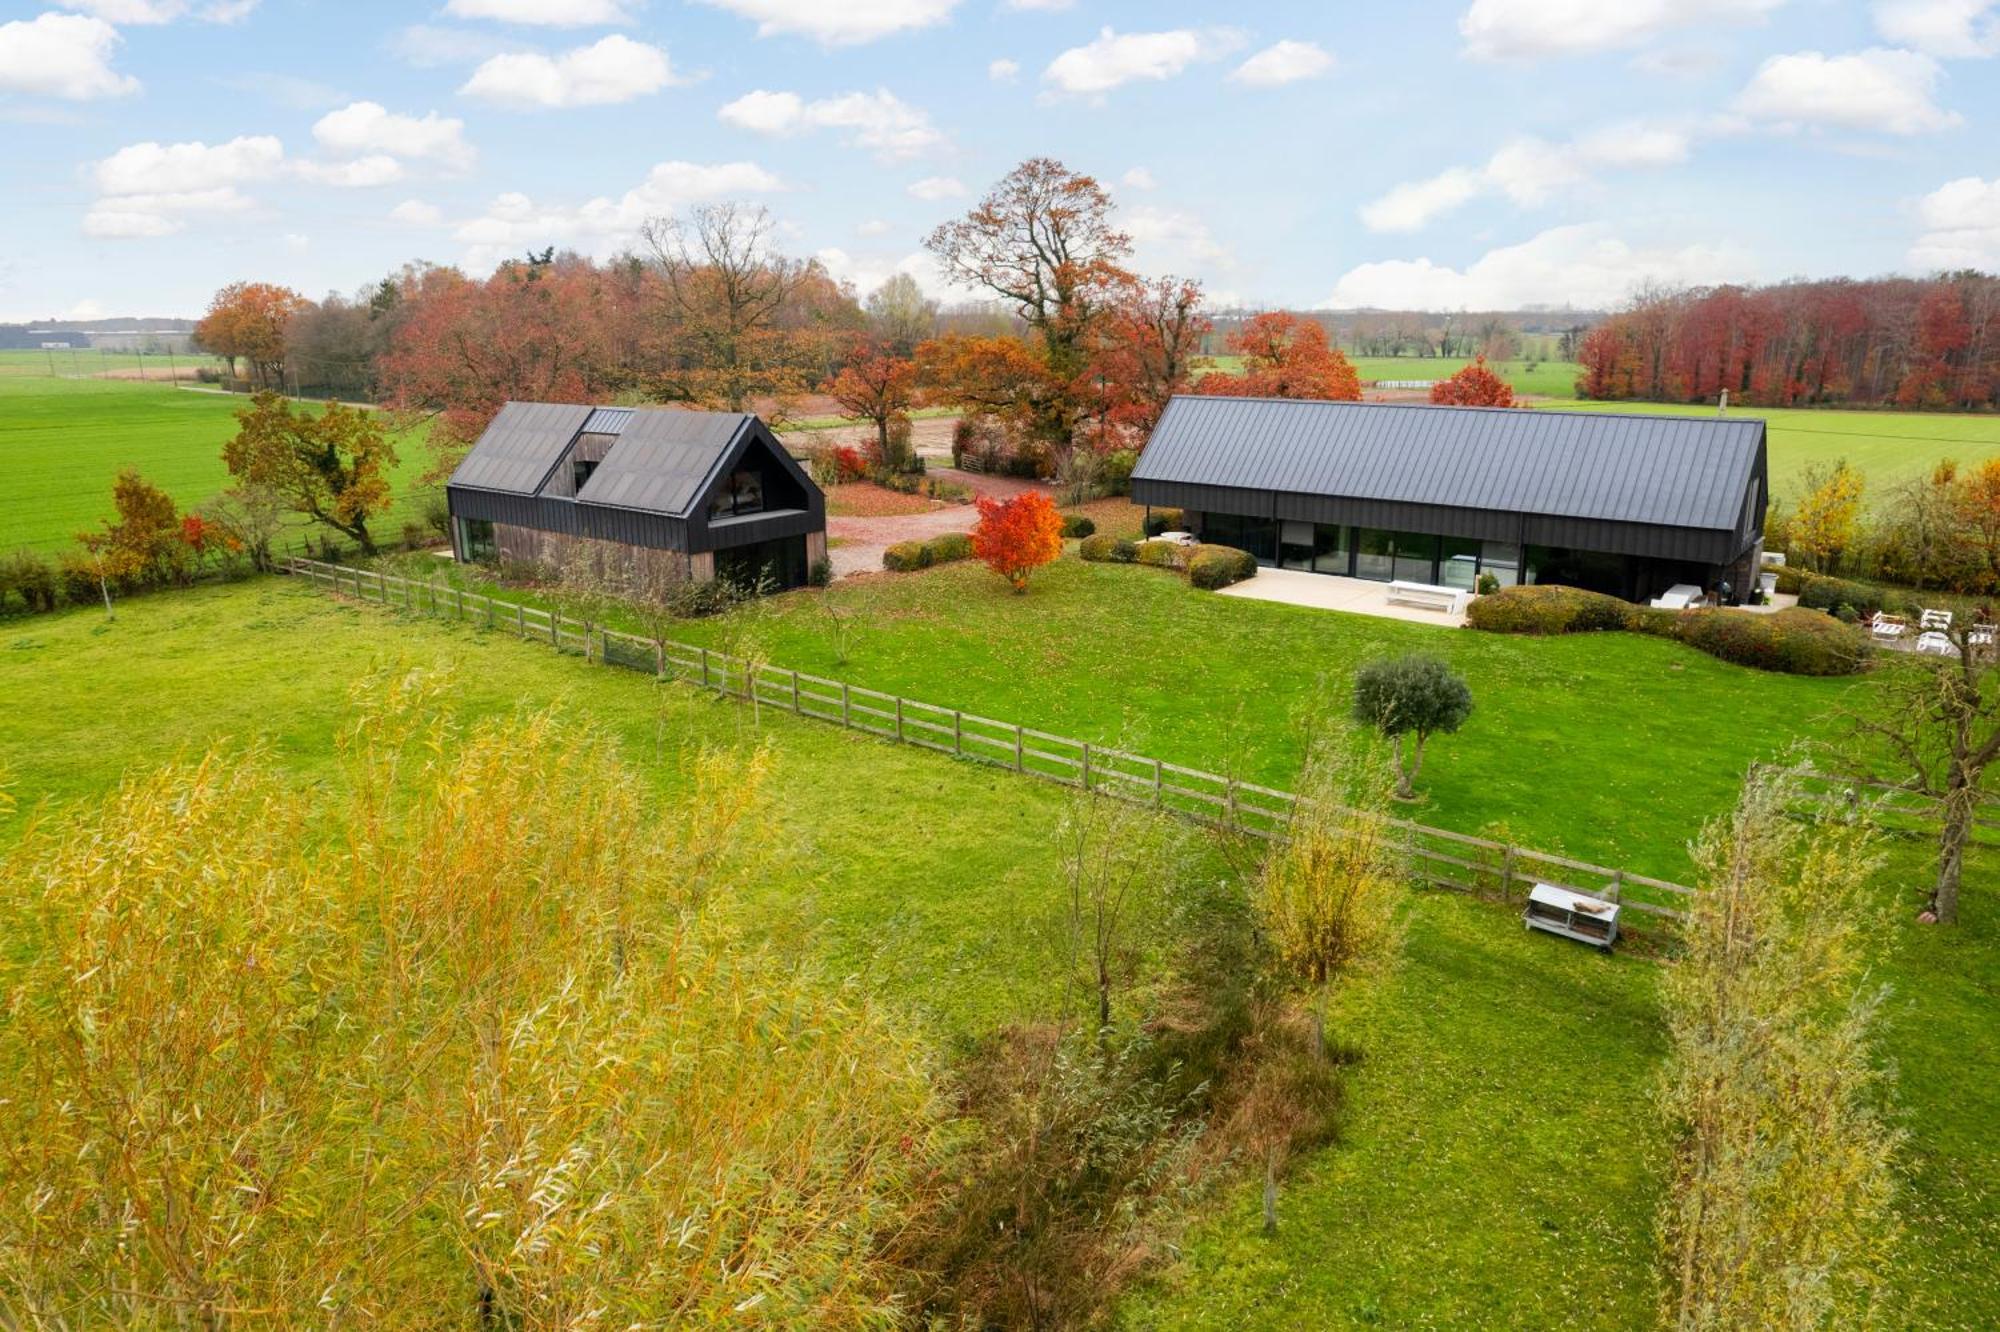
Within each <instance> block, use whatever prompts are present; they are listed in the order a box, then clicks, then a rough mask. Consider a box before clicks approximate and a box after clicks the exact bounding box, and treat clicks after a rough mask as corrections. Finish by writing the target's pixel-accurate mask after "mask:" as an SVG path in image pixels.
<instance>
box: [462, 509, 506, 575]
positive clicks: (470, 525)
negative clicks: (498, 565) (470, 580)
mask: <svg viewBox="0 0 2000 1332" xmlns="http://www.w3.org/2000/svg"><path fill="white" fill-rule="evenodd" d="M458 538H459V549H460V550H461V551H463V552H464V554H465V558H466V560H467V562H469V563H474V564H491V563H492V562H493V560H494V559H495V557H497V556H498V555H499V553H500V550H499V546H498V545H497V544H496V543H495V541H494V539H493V524H492V523H490V522H488V521H486V519H484V518H461V519H459V520H458Z"/></svg>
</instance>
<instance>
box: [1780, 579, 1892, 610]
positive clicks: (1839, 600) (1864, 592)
mask: <svg viewBox="0 0 2000 1332" xmlns="http://www.w3.org/2000/svg"><path fill="white" fill-rule="evenodd" d="M1790 581H1791V585H1792V587H1793V589H1794V590H1795V591H1796V592H1797V594H1798V598H1799V605H1801V606H1803V607H1804V608H1805V609H1807V610H1823V611H1835V610H1838V609H1839V608H1840V607H1842V606H1852V607H1853V608H1854V609H1855V610H1857V611H1859V612H1860V613H1861V614H1863V615H1872V614H1874V613H1875V612H1876V611H1878V610H1886V611H1901V610H1907V609H1909V607H1910V605H1911V599H1910V594H1909V593H1907V592H1904V591H1902V590H1901V589H1899V588H1893V587H1883V586H1881V585H1880V584H1877V583H1860V582H1855V581H1854V580H1852V579H1848V578H1832V577H1829V576H1828V575H1826V574H1816V573H1803V572H1801V573H1799V574H1797V575H1796V576H1794V577H1793V578H1792V579H1791V580H1790ZM1784 585H1785V582H1784V580H1783V578H1782V576H1781V577H1780V581H1779V584H1778V586H1779V588H1780V589H1783V587H1784Z"/></svg>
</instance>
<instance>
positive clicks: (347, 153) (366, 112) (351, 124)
mask: <svg viewBox="0 0 2000 1332" xmlns="http://www.w3.org/2000/svg"><path fill="white" fill-rule="evenodd" d="M312 134H313V138H314V139H315V140H317V141H318V143H319V145H320V147H322V148H324V149H326V150H327V151H328V152H329V153H332V154H334V155H335V156H337V157H363V156H368V155H371V154H378V153H386V154H388V155H390V156H392V157H396V158H413V159H416V160H418V161H425V162H435V163H436V164H437V165H439V166H441V167H443V168H445V169H446V170H448V171H463V170H465V169H466V168H468V167H470V166H471V165H472V161H473V157H474V153H473V150H472V145H470V144H468V143H467V142H466V141H465V122H464V121H462V120H459V119H456V118H454V117H447V116H440V115H439V114H438V113H437V112H435V111H432V112H428V113H426V114H425V115H423V116H422V117H418V116H404V115H397V114H395V113H393V112H391V111H390V110H388V108H386V107H384V106H383V105H382V104H381V103H379V102H353V103H350V104H349V105H347V106H343V107H341V108H340V109H339V110H338V111H329V112H327V113H326V114H325V115H323V116H321V117H320V118H319V120H318V121H316V122H315V123H314V124H313V128H312Z"/></svg>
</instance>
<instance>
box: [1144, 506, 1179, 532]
mask: <svg viewBox="0 0 2000 1332" xmlns="http://www.w3.org/2000/svg"><path fill="white" fill-rule="evenodd" d="M1186 523H1187V515H1186V514H1185V513H1182V512H1181V511H1180V510H1179V509H1155V510H1153V511H1152V512H1151V513H1149V514H1147V515H1146V517H1145V518H1144V520H1143V521H1141V522H1140V524H1139V529H1140V530H1141V531H1142V532H1144V533H1145V534H1146V535H1147V536H1149V537H1156V536H1158V535H1159V534H1160V533H1162V532H1179V531H1181V530H1183V528H1184V525H1185V524H1186Z"/></svg>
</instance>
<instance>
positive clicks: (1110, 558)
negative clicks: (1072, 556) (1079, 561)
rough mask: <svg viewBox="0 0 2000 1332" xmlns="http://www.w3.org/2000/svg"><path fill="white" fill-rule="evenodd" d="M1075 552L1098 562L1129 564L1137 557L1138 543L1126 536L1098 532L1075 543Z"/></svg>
mask: <svg viewBox="0 0 2000 1332" xmlns="http://www.w3.org/2000/svg"><path fill="white" fill-rule="evenodd" d="M1076 553H1077V554H1079V555H1081V556H1083V558H1085V559H1086V560H1094V561H1096V562H1097V563H1099V564H1130V563H1132V562H1133V561H1134V560H1136V559H1138V558H1139V544H1138V543H1137V542H1136V541H1132V540H1129V539H1128V538H1126V537H1121V536H1113V535H1111V533H1109V532H1099V533H1097V534H1096V535H1095V536H1087V537H1085V538H1084V539H1083V540H1082V541H1081V542H1080V543H1079V544H1078V545H1077V548H1076Z"/></svg>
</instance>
